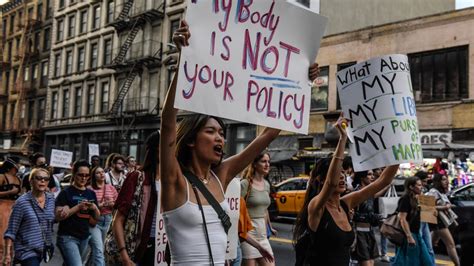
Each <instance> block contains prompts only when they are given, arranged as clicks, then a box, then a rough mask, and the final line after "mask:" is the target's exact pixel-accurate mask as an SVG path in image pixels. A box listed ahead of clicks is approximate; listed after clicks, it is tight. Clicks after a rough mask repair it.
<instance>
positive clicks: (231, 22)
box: [175, 0, 327, 134]
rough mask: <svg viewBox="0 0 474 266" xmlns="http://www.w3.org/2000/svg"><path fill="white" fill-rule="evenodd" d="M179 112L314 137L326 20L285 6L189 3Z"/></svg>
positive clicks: (222, 0)
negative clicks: (315, 69) (314, 73)
mask: <svg viewBox="0 0 474 266" xmlns="http://www.w3.org/2000/svg"><path fill="white" fill-rule="evenodd" d="M186 20H187V22H188V24H189V28H190V32H191V39H190V45H189V46H188V47H184V48H183V49H182V53H181V61H180V66H179V70H178V71H179V72H178V73H179V78H178V85H177V90H176V98H175V107H176V108H178V109H183V110H188V111H193V112H197V113H203V114H209V115H214V116H219V117H223V118H228V119H233V120H238V121H243V122H246V123H253V124H258V125H263V126H269V127H273V128H280V129H284V130H288V131H293V132H298V133H304V134H306V133H307V132H308V123H309V111H310V101H311V82H310V81H309V80H308V67H309V65H310V63H312V62H314V60H315V58H316V54H317V51H318V49H319V43H320V41H321V38H322V36H323V34H324V31H325V28H326V23H327V18H325V17H323V16H320V15H318V14H315V13H313V12H311V11H308V10H306V9H303V8H300V7H297V6H295V5H293V4H291V3H287V2H286V1H271V0H259V1H228V0H215V1H198V0H188V4H187V14H186Z"/></svg>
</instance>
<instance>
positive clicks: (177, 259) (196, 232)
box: [163, 171, 229, 266]
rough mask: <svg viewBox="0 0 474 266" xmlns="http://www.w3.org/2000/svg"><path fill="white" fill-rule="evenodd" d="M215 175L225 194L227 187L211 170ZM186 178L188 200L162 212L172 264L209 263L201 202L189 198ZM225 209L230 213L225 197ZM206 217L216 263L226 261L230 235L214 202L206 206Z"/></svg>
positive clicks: (192, 264) (223, 203)
mask: <svg viewBox="0 0 474 266" xmlns="http://www.w3.org/2000/svg"><path fill="white" fill-rule="evenodd" d="M211 173H212V176H213V177H214V178H215V179H217V181H218V182H219V185H220V187H221V191H222V195H224V190H223V188H222V184H221V182H220V180H219V178H218V177H217V176H216V175H215V174H214V172H212V171H211ZM185 180H186V194H187V199H186V202H185V203H184V204H183V205H181V206H179V207H178V208H176V209H174V210H171V211H167V212H163V219H164V222H165V229H166V234H167V236H168V243H169V246H170V251H171V264H172V265H189V266H194V265H210V257H209V249H208V247H207V241H206V236H205V235H204V234H205V231H204V226H203V221H202V215H201V211H200V210H199V205H198V204H196V203H194V202H191V201H190V200H189V186H188V180H187V179H186V178H185ZM220 205H221V207H222V209H224V211H225V212H227V213H228V212H229V205H228V203H227V200H225V199H224V201H222V202H221V203H220ZM202 207H203V211H204V215H205V217H206V224H207V230H208V232H209V241H210V243H211V250H212V256H213V258H214V264H215V265H224V264H225V254H226V249H227V234H226V233H225V231H224V226H222V223H221V220H220V219H219V217H218V216H217V213H216V211H215V210H214V208H212V206H211V205H203V206H202Z"/></svg>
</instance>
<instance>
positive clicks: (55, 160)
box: [49, 149, 73, 169]
mask: <svg viewBox="0 0 474 266" xmlns="http://www.w3.org/2000/svg"><path fill="white" fill-rule="evenodd" d="M72 156H73V155H72V152H70V151H62V150H56V149H52V150H51V161H50V163H49V165H51V166H53V167H59V168H67V169H71V163H72Z"/></svg>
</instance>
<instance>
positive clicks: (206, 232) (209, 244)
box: [193, 185, 214, 266]
mask: <svg viewBox="0 0 474 266" xmlns="http://www.w3.org/2000/svg"><path fill="white" fill-rule="evenodd" d="M193 191H194V195H196V200H197V203H198V205H199V210H200V211H201V216H202V222H203V226H204V235H205V236H206V242H207V249H208V250H209V256H210V260H211V265H213V266H214V258H213V257H212V249H211V241H210V240H209V232H208V231H207V223H206V216H205V215H204V209H203V208H202V203H201V198H200V197H199V193H198V192H197V189H196V186H194V185H193Z"/></svg>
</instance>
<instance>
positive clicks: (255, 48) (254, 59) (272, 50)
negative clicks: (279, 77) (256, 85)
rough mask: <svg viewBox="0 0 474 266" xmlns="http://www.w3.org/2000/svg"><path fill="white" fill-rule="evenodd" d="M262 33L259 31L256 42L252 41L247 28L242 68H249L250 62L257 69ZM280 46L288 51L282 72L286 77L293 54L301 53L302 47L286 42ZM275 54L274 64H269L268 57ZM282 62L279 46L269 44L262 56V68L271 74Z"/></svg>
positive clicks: (251, 66) (253, 68)
mask: <svg viewBox="0 0 474 266" xmlns="http://www.w3.org/2000/svg"><path fill="white" fill-rule="evenodd" d="M261 36H262V34H261V33H260V32H257V34H256V38H255V42H253V43H252V40H251V37H250V32H249V30H248V29H246V30H245V36H244V47H243V54H242V68H243V69H247V64H249V66H250V68H251V69H252V70H257V67H258V63H259V60H258V58H259V52H260V39H261ZM280 48H281V49H283V50H285V51H286V57H285V61H284V67H283V71H282V74H283V76H284V77H288V69H289V65H290V60H291V54H292V53H295V54H299V53H300V49H298V48H296V47H294V46H292V45H290V44H287V43H284V42H280ZM269 56H273V58H274V65H273V66H269V65H268V61H269V60H268V57H269ZM279 62H280V52H279V50H278V48H277V47H275V46H269V47H267V48H265V50H264V51H263V53H262V54H261V58H260V68H261V69H262V70H263V71H264V72H265V73H267V74H269V75H271V74H273V73H274V72H275V70H276V69H277V67H278V64H279Z"/></svg>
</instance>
